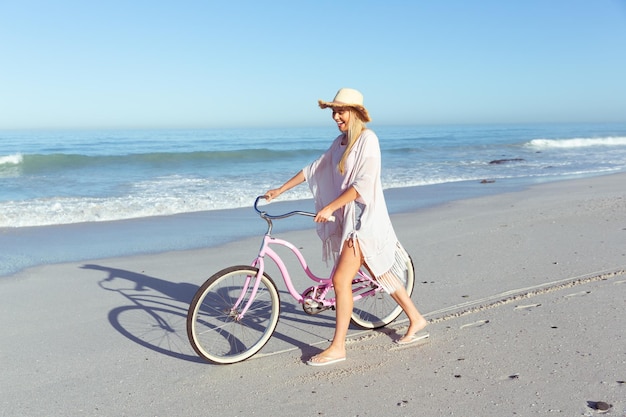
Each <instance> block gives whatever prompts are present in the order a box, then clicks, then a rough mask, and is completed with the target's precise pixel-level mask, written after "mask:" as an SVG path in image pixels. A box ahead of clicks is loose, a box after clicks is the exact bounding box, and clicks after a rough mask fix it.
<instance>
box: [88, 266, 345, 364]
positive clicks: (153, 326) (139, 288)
mask: <svg viewBox="0 0 626 417" xmlns="http://www.w3.org/2000/svg"><path fill="white" fill-rule="evenodd" d="M80 268H81V269H89V270H94V271H101V272H104V273H105V274H106V276H105V277H104V278H102V279H101V280H100V281H98V285H99V286H100V287H101V288H102V289H103V290H105V291H111V292H115V293H118V294H119V295H120V296H121V297H122V298H123V299H124V300H126V301H127V302H128V303H126V304H124V305H120V306H119V307H115V308H113V309H112V310H111V311H109V314H108V320H109V323H110V324H111V326H112V327H113V328H114V329H115V330H116V331H118V332H119V333H120V334H122V335H123V336H125V337H126V338H128V339H129V340H131V341H133V342H135V343H137V344H139V345H140V346H143V347H145V348H147V349H150V350H153V351H155V352H158V353H161V354H164V355H167V356H170V357H174V358H177V359H181V360H185V361H190V362H196V363H203V364H206V363H207V362H205V361H204V360H203V359H201V358H200V357H199V356H198V355H197V354H196V353H195V352H194V351H193V349H192V347H191V345H190V343H189V340H188V338H187V327H186V326H187V311H188V309H189V304H190V303H191V300H192V299H193V296H194V295H195V293H196V292H197V290H198V288H199V286H198V285H195V284H191V283H187V282H180V283H175V282H171V281H167V280H164V279H161V278H157V277H153V276H150V275H146V274H142V273H138V272H133V271H128V270H125V269H119V268H112V267H108V266H104V265H96V264H84V265H82V266H81V267H80ZM129 284H131V285H129ZM280 293H281V296H282V295H283V294H282V293H284V292H283V291H280ZM286 296H287V297H289V294H286ZM282 300H283V297H281V315H280V321H281V322H282V323H286V324H287V325H288V326H295V325H299V326H298V327H302V325H312V326H320V325H322V326H324V324H322V323H320V321H319V320H317V319H316V320H311V319H306V318H308V317H310V316H308V315H307V314H306V313H304V311H302V309H297V307H299V305H298V304H293V303H285V302H284V301H282ZM326 325H327V326H334V322H333V323H328V324H326ZM272 339H276V340H279V341H281V342H282V343H283V344H288V345H291V346H293V347H296V348H298V349H300V350H301V351H302V352H303V353H306V352H308V351H309V350H310V349H311V346H310V345H309V344H308V343H306V342H302V341H300V340H298V339H295V338H293V337H290V336H288V335H287V334H285V333H283V332H279V331H278V329H277V330H276V331H275V332H274V334H273V335H272Z"/></svg>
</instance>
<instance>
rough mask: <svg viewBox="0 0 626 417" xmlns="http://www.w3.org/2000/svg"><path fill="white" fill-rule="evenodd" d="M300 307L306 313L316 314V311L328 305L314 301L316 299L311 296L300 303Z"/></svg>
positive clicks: (324, 308)
mask: <svg viewBox="0 0 626 417" xmlns="http://www.w3.org/2000/svg"><path fill="white" fill-rule="evenodd" d="M302 309H303V310H304V311H305V313H307V314H317V313H321V312H322V311H324V310H326V309H328V307H324V304H322V303H321V302H319V301H316V300H314V299H312V298H307V299H306V300H304V302H303V303H302Z"/></svg>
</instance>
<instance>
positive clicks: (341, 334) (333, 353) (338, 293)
mask: <svg viewBox="0 0 626 417" xmlns="http://www.w3.org/2000/svg"><path fill="white" fill-rule="evenodd" d="M361 264H362V258H361V250H360V248H359V244H358V242H354V244H353V241H351V240H350V241H346V242H344V244H343V249H342V251H341V255H340V256H339V260H338V261H337V267H336V268H335V273H334V274H333V285H334V287H335V297H336V300H337V302H336V305H335V311H336V317H337V318H336V323H335V334H334V336H333V340H332V342H331V344H330V346H329V347H328V348H327V349H326V350H324V351H323V352H321V353H319V354H317V355H315V356H314V357H313V358H311V360H310V362H314V363H315V362H316V363H324V362H327V361H329V360H333V359H338V358H344V357H345V356H346V336H347V335H348V327H349V326H350V318H351V317H352V308H353V305H354V300H353V298H352V297H353V295H352V279H353V278H354V276H355V275H356V273H357V272H358V271H359V268H360V267H361Z"/></svg>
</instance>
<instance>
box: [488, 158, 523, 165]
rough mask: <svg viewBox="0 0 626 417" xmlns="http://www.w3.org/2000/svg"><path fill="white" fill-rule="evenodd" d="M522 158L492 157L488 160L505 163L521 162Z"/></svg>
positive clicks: (493, 162)
mask: <svg viewBox="0 0 626 417" xmlns="http://www.w3.org/2000/svg"><path fill="white" fill-rule="evenodd" d="M522 161H524V159H523V158H510V159H494V160H493V161H491V162H489V163H490V164H506V163H507V162H522Z"/></svg>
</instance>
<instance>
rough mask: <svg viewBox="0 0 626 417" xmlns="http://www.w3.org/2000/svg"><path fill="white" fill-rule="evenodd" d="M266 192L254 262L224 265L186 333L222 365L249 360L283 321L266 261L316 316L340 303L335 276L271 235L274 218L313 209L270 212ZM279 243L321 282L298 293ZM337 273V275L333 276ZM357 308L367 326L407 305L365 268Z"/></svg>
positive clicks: (199, 299)
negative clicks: (316, 269) (319, 272)
mask: <svg viewBox="0 0 626 417" xmlns="http://www.w3.org/2000/svg"><path fill="white" fill-rule="evenodd" d="M263 198H264V197H263V196H259V197H257V199H256V200H255V202H254V209H255V210H256V211H257V213H259V215H260V216H261V218H262V219H265V221H266V222H267V232H266V233H265V236H264V237H263V242H262V244H261V248H260V250H259V253H258V255H257V257H256V258H255V259H254V261H253V262H252V264H251V265H250V266H248V265H236V266H231V267H229V268H225V269H222V270H221V271H219V272H217V273H216V274H214V275H213V276H212V277H211V278H209V279H208V280H207V281H206V282H205V283H204V284H202V286H200V288H199V289H198V291H197V292H196V294H195V296H194V298H193V300H192V302H191V305H190V306H189V311H188V313H187V335H188V337H189V341H190V342H191V345H192V347H193V349H194V350H195V351H196V353H197V354H198V355H200V357H202V358H204V359H206V360H208V361H209V362H213V363H217V364H230V363H235V362H240V361H243V360H245V359H248V358H249V357H251V356H252V355H254V354H255V353H257V352H258V351H259V350H261V348H262V347H263V346H264V345H265V344H266V343H267V342H268V341H269V339H270V337H271V336H272V333H274V330H275V329H276V325H277V324H278V316H279V314H280V298H279V294H278V289H277V288H276V284H275V283H274V281H273V280H272V278H270V276H269V275H267V273H266V272H265V259H266V258H269V259H271V260H272V261H273V262H274V263H275V264H276V266H277V267H278V270H279V271H280V273H281V275H282V277H283V280H284V282H285V285H286V287H287V291H288V292H289V294H290V295H291V296H292V297H293V298H294V299H295V300H296V301H297V302H298V303H300V304H302V307H303V309H304V311H305V312H306V313H307V314H317V313H319V312H321V311H324V310H326V309H329V308H334V307H335V298H334V297H333V295H334V292H333V283H332V279H331V278H320V277H318V276H316V275H315V274H313V272H311V270H310V269H309V267H308V266H307V263H306V261H305V259H304V257H303V255H302V253H301V252H300V251H299V250H298V249H297V248H296V246H294V245H293V244H291V243H290V242H288V241H286V240H283V239H278V238H275V237H273V236H272V227H273V226H272V220H276V219H284V218H287V217H291V216H294V215H302V216H310V217H315V214H314V213H308V212H304V211H292V212H289V213H285V214H281V215H270V214H268V213H266V212H265V211H261V210H260V209H259V208H258V203H259V201H260V200H261V199H263ZM272 245H280V246H283V247H286V248H288V249H289V250H291V252H293V254H294V255H295V256H296V258H297V260H298V261H299V263H300V265H301V267H302V270H303V271H304V272H305V273H306V275H307V276H308V277H309V278H310V279H311V280H313V281H314V282H316V285H313V286H311V287H309V288H307V289H305V290H304V291H303V292H302V293H299V292H298V291H297V290H296V289H295V288H294V286H293V284H292V281H291V277H290V275H289V271H288V270H287V267H286V265H285V263H284V262H283V261H282V259H281V258H280V256H279V255H278V254H277V253H276V252H275V251H274V250H273V249H272V247H271V246H272ZM331 276H332V274H331ZM405 278H406V279H405V281H406V290H407V292H408V293H409V296H410V295H411V293H412V292H413V285H414V282H415V272H414V268H413V261H412V260H411V259H410V257H409V260H408V261H407V265H406V271H405ZM352 292H353V294H354V301H355V304H354V310H353V313H352V322H353V323H354V324H356V325H357V326H360V327H362V328H366V329H375V328H379V327H383V326H385V325H387V324H389V323H391V322H392V321H394V320H395V319H396V318H397V317H398V316H399V315H400V313H402V309H401V308H400V306H398V304H397V303H396V302H395V301H394V300H393V298H391V296H390V295H389V294H387V293H386V292H385V291H384V290H383V288H382V287H381V286H380V285H378V283H377V282H376V280H375V279H373V278H372V277H371V274H370V272H369V271H368V270H367V268H361V270H360V271H359V272H358V274H357V275H356V276H355V277H354V280H353V281H352Z"/></svg>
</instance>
